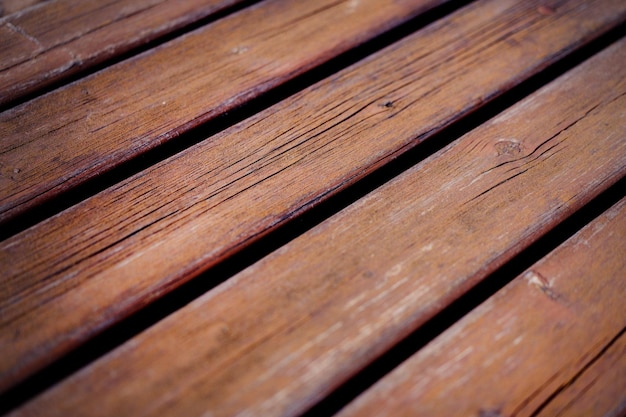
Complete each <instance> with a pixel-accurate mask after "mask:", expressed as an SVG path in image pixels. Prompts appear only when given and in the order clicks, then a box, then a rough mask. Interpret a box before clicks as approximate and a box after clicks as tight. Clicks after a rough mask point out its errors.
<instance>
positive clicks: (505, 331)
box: [339, 108, 626, 417]
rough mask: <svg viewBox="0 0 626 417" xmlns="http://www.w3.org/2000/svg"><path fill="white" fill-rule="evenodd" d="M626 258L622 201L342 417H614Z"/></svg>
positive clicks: (623, 394) (620, 395)
mask: <svg viewBox="0 0 626 417" xmlns="http://www.w3.org/2000/svg"><path fill="white" fill-rule="evenodd" d="M622 112H623V108H622ZM622 114H623V113H622ZM622 134H623V131H622ZM622 140H623V139H622ZM625 253H626V199H625V200H622V201H621V202H620V203H618V204H617V205H615V206H614V207H613V208H611V209H610V210H608V211H607V212H606V213H605V214H603V215H602V216H600V217H599V218H598V219H596V220H595V221H593V222H592V223H591V224H589V225H588V226H587V227H585V228H584V229H583V230H581V231H580V232H579V233H577V234H576V235H575V236H574V237H572V238H571V239H569V240H568V241H567V242H566V243H565V244H563V245H561V246H560V247H559V248H557V249H556V250H555V251H554V252H552V253H551V254H550V255H548V256H547V257H546V258H544V259H542V260H541V261H539V262H538V263H537V264H535V265H534V266H532V267H531V268H530V269H529V270H528V271H526V272H525V273H524V274H522V275H521V276H519V277H518V278H516V279H515V280H514V281H513V282H511V283H510V284H509V285H507V286H506V287H505V288H504V289H503V290H501V291H499V292H498V293H497V294H496V295H494V296H493V297H491V298H490V299H489V300H488V301H486V302H485V303H483V304H482V305H481V306H480V307H478V308H477V309H476V310H474V311H473V312H472V313H470V314H468V315H467V316H466V317H464V318H463V319H462V320H460V321H459V322H457V323H456V324H455V325H453V326H452V327H451V328H450V329H448V330H447V331H446V332H444V333H443V334H442V335H440V336H439V337H438V338H436V339H435V340H434V341H433V342H431V343H430V344H428V345H427V346H426V347H425V348H424V349H422V350H420V351H419V352H417V353H416V354H415V355H413V356H412V357H411V358H410V359H408V360H407V361H405V362H404V363H403V364H402V365H400V366H399V367H398V368H396V369H395V370H394V371H393V372H391V373H390V374H389V375H387V376H386V377H384V378H383V379H381V380H380V381H378V382H377V383H376V384H375V385H374V386H373V387H372V388H370V389H369V390H368V391H366V392H365V393H364V394H363V395H362V396H360V397H359V398H357V399H356V400H355V401H354V402H353V403H351V404H350V405H348V407H346V409H344V410H343V412H341V413H340V414H339V415H340V416H344V417H347V416H375V415H379V416H409V415H430V416H450V415H466V416H519V417H522V416H535V415H537V412H538V411H543V412H542V413H541V414H540V415H545V416H561V415H563V414H561V413H565V415H585V416H591V415H595V416H600V415H604V416H609V415H615V416H616V415H618V414H619V409H620V408H622V411H623V407H624V405H625V404H626V384H625V382H626V378H625V376H626V355H625V354H626V350H625V348H626V337H624V335H623V330H624V329H625V328H626V311H625V310H624V299H625V298H626V281H625V280H624V277H626V256H624V254H625ZM620 334H621V336H619V335H620ZM616 336H618V338H617V340H614V339H615V338H616ZM587 367H590V369H585V368H587ZM611 368H612V369H611ZM581 373H582V374H581ZM613 376H614V377H615V379H613ZM620 382H621V384H620ZM569 384H572V385H569ZM568 385H569V386H568ZM563 389H564V391H561V390H563ZM589 389H591V391H588V390H589ZM581 394H582V395H581ZM553 395H554V396H555V397H554V398H551V397H552V396H553ZM596 395H597V396H596ZM450 398H453V399H454V400H453V401H449V400H448V401H446V399H450ZM546 401H548V404H547V407H545V408H542V404H544V403H545V402H546ZM583 405H585V406H586V409H585V408H582V406H583Z"/></svg>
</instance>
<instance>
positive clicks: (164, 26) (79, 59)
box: [0, 0, 241, 105]
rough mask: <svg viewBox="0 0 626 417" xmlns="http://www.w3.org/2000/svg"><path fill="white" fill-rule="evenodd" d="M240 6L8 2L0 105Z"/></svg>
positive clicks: (1, 39) (225, 2)
mask: <svg viewBox="0 0 626 417" xmlns="http://www.w3.org/2000/svg"><path fill="white" fill-rule="evenodd" d="M239 2H241V0H182V1H175V2H172V1H165V0H140V1H138V0H107V1H103V0H80V1H77V0H49V1H45V2H44V1H36V0H32V1H29V0H18V1H10V0H9V1H6V0H5V1H4V2H2V3H0V7H2V6H4V9H5V10H4V12H5V14H7V15H8V14H10V13H14V14H12V15H9V16H7V17H5V18H4V19H2V20H0V28H1V29H0V45H4V47H3V48H2V54H1V55H0V105H5V104H7V103H8V102H10V101H12V100H16V99H19V98H21V97H23V96H24V95H26V94H29V93H33V92H35V91H37V90H38V89H40V88H42V87H46V86H48V85H50V84H52V83H54V82H58V81H60V80H63V79H65V78H67V77H69V76H70V75H73V74H76V73H77V72H79V71H81V70H85V69H86V68H89V67H91V66H94V65H96V64H99V63H102V62H104V61H105V60H107V59H110V58H112V57H114V56H116V55H119V54H122V53H124V52H128V51H129V50H131V49H132V48H134V47H137V46H140V45H142V44H145V43H147V42H150V41H152V40H154V39H157V38H158V37H160V36H163V35H165V34H167V33H170V32H172V31H174V30H176V29H180V28H182V27H184V26H185V25H188V24H190V23H193V22H195V21H197V20H200V19H202V18H205V17H207V16H210V15H211V14H213V13H216V12H218V11H221V10H224V9H225V8H227V7H229V6H232V5H234V4H237V3H239ZM34 4H37V6H36V7H29V6H32V5H34ZM18 11H19V13H15V12H18ZM0 15H2V13H0Z"/></svg>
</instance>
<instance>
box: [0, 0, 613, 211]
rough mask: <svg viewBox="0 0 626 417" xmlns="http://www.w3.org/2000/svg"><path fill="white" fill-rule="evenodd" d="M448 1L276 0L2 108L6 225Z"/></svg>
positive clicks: (0, 171) (0, 205)
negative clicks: (44, 202) (29, 211)
mask: <svg viewBox="0 0 626 417" xmlns="http://www.w3.org/2000/svg"><path fill="white" fill-rule="evenodd" d="M94 1H96V0H94ZM443 2H444V0H407V1H401V2H398V1H394V0H360V1H358V2H354V1H338V0H318V1H306V2H305V1H297V2H294V1H291V0H269V1H266V2H262V3H259V4H257V5H255V6H252V7H249V8H246V9H245V10H243V11H242V12H240V13H236V14H234V15H231V16H229V17H227V18H224V19H221V20H219V21H217V22H215V23H214V24H211V25H208V26H206V27H203V28H200V29H198V30H196V31H194V32H191V33H189V34H187V35H185V36H182V37H179V38H177V39H175V40H173V41H171V42H169V43H167V44H164V45H163V46H162V47H158V48H155V49H152V50H150V51H148V52H146V53H144V54H141V55H139V56H137V57H135V58H133V59H130V60H127V61H124V62H121V63H120V64H118V65H114V66H112V67H109V68H107V69H105V70H103V71H102V72H99V73H96V74H94V75H93V76H90V77H87V78H85V79H82V80H80V81H78V82H76V83H73V84H70V85H68V86H66V87H63V88H61V89H59V90H55V91H53V92H51V93H50V94H47V95H44V96H42V97H40V98H38V99H35V100H32V101H29V102H27V103H24V104H23V105H20V106H18V107H15V108H12V109H9V110H7V111H5V112H3V113H0V137H1V138H2V141H1V142H0V190H1V194H0V223H1V222H2V221H6V220H7V219H10V218H11V216H13V215H15V214H17V213H20V212H23V211H24V210H26V209H28V208H30V207H33V206H34V205H36V204H38V203H40V202H42V201H45V200H46V199H48V198H50V197H52V196H55V195H58V194H59V193H61V192H63V191H64V190H67V189H69V188H71V187H73V186H75V185H77V184H80V183H82V182H84V181H85V180H87V179H89V178H92V177H94V176H96V175H98V174H100V173H102V172H103V171H106V170H108V169H110V168H112V167H114V166H116V165H118V164H120V163H121V162H124V161H127V160H129V159H131V158H133V157H135V156H137V155H138V154H140V153H142V152H145V151H146V150H148V149H151V148H154V147H155V146H157V145H159V144H161V143H164V142H166V141H168V140H171V139H173V138H175V137H176V136H177V135H179V134H180V133H182V132H185V131H187V130H188V129H190V128H192V127H194V126H197V125H199V124H201V123H203V122H206V121H208V120H209V119H211V118H214V117H216V116H218V115H220V114H222V113H223V112H225V111H227V110H229V109H232V108H233V107H235V106H237V105H239V104H241V103H243V102H244V101H246V100H248V99H250V98H252V97H255V96H258V95H259V94H261V93H262V92H264V91H267V90H268V89H270V88H271V87H274V86H276V85H279V84H281V83H283V82H284V81H286V80H288V79H290V78H293V77H294V76H296V75H297V74H299V73H302V72H304V71H305V70H307V69H310V68H312V67H313V66H315V65H317V64H320V63H322V62H324V61H326V60H328V59H330V58H332V57H334V56H336V55H338V54H339V53H341V52H344V51H346V50H347V49H349V48H351V47H354V46H356V45H358V44H360V43H362V42H365V41H366V40H368V39H370V38H372V37H373V36H375V35H377V34H380V33H381V32H383V31H384V30H386V29H390V28H391V27H393V26H394V25H397V24H399V23H401V22H403V21H405V20H407V19H409V18H410V17H413V16H415V15H417V14H419V13H420V12H423V11H425V10H427V9H429V8H431V7H433V6H435V5H437V4H440V3H443ZM133 4H134V3H133ZM176 4H177V3H176V2H173V3H172V7H175V5H176ZM137 16H141V15H137ZM618 19H619V18H618ZM122 27H124V28H126V29H129V30H130V28H129V27H128V26H127V24H126V23H124V24H123V26H122ZM328 28H333V30H328ZM5 29H6V28H5ZM53 29H56V30H58V31H59V32H61V34H64V32H63V28H62V27H61V28H53ZM7 30H8V29H7ZM106 33H110V30H107V32H106ZM30 36H35V37H36V36H38V34H37V33H34V32H33V33H32V34H31V35H30ZM85 38H86V36H84V35H83V36H81V40H83V39H85ZM19 40H20V41H23V42H26V41H25V40H24V39H22V38H20V39H19ZM18 48H20V50H22V49H21V48H22V47H21V46H18ZM32 48H35V46H32ZM60 53H63V54H65V55H67V54H66V53H65V52H63V51H61V52H60ZM73 53H76V51H74V52H73ZM63 59H65V57H64V58H63ZM29 62H32V61H29Z"/></svg>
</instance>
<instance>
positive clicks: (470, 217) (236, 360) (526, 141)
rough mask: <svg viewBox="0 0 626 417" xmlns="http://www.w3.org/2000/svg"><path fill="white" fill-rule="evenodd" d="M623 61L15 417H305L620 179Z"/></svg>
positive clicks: (456, 148) (444, 157)
mask: <svg viewBox="0 0 626 417" xmlns="http://www.w3.org/2000/svg"><path fill="white" fill-rule="evenodd" d="M625 59H626V40H624V41H621V42H620V43H619V44H617V45H614V46H613V47H611V48H609V49H608V50H606V51H604V52H602V53H601V54H599V55H598V56H596V57H594V58H593V59H591V60H590V61H588V62H586V63H585V64H583V65H581V66H580V67H578V68H576V69H575V70H573V71H571V72H570V73H568V74H566V75H565V76H563V77H561V78H559V79H558V80H557V81H555V82H554V83H551V84H550V85H548V86H546V87H544V88H543V89H541V90H540V91H539V92H537V93H536V94H533V95H532V96H530V97H529V98H528V99H526V100H524V101H522V102H520V103H518V104H517V105H515V106H514V107H513V108H511V109H510V110H508V111H506V112H504V113H503V114H501V115H500V116H498V117H496V118H494V119H492V120H491V121H489V122H487V123H486V124H484V125H482V126H481V127H480V128H478V129H476V130H474V131H472V132H470V133H469V134H467V135H465V136H464V137H462V138H461V139H459V140H458V141H456V142H455V143H453V144H451V145H449V146H447V147H446V148H444V149H443V150H441V151H440V152H437V153H436V154H434V155H433V156H432V157H430V158H428V159H426V160H425V161H423V162H422V163H419V164H418V165H416V166H415V167H414V168H412V169H410V170H409V171H407V172H405V173H404V174H402V175H400V176H399V177H397V178H396V179H395V180H393V181H391V182H389V183H387V184H386V185H384V186H383V187H381V188H380V189H378V190H377V191H375V192H373V193H371V194H370V195H368V196H367V197H365V198H363V199H361V200H359V201H358V202H356V203H355V204H353V205H352V206H350V207H348V208H347V209H345V210H344V211H342V212H340V213H338V214H337V215H335V216H333V217H332V218H330V219H328V220H327V221H325V222H323V223H322V224H320V225H319V226H317V227H315V228H314V229H312V230H311V231H309V232H307V233H305V234H304V235H302V236H300V237H299V238H297V239H295V240H294V241H292V242H291V243H289V244H288V245H286V246H285V247H283V248H281V249H280V250H278V251H276V252H275V253H273V254H272V255H270V256H268V257H266V258H264V259H263V260H261V261H260V262H258V263H256V264H255V265H253V266H251V267H249V268H247V269H246V270H244V271H242V272H241V273H239V274H237V275H236V276H235V277H233V278H232V279H230V280H229V281H227V282H225V283H224V284H222V285H220V286H218V287H216V289H215V290H213V291H210V292H209V293H207V294H205V295H203V296H202V297H200V298H198V299H197V300H195V301H194V302H192V303H190V304H189V305H187V306H186V307H184V308H182V309H180V310H178V311H177V312H176V313H174V314H172V315H170V316H169V317H168V318H166V319H164V320H163V321H161V322H159V323H158V324H156V325H155V326H153V327H152V328H150V329H148V330H147V331H145V332H144V333H142V334H140V335H139V336H137V337H135V338H133V339H132V340H130V341H129V342H128V343H126V344H124V345H122V346H121V347H119V348H118V349H116V350H114V351H113V352H111V353H110V354H108V355H106V356H104V357H102V358H101V359H99V360H98V361H96V362H94V363H93V364H92V365H90V366H88V367H86V368H85V369H83V370H82V371H80V372H78V373H77V374H75V375H74V376H72V377H70V378H68V379H67V380H65V381H64V382H62V383H60V384H58V385H56V386H55V387H53V388H52V389H50V390H49V391H48V392H46V393H44V394H42V395H41V396H39V397H38V398H36V399H34V400H33V401H32V402H31V403H29V404H27V405H26V406H25V407H24V408H22V409H20V410H19V411H18V412H17V413H16V415H36V414H37V413H38V412H41V411H43V410H45V411H46V412H47V413H50V415H55V414H57V415H66V414H67V413H68V412H70V411H71V412H74V413H78V414H81V415H83V414H84V415H139V414H141V415H154V414H158V415H206V414H205V413H211V415H214V416H218V415H235V414H238V413H240V415H294V414H298V413H300V412H302V411H303V410H305V409H306V408H307V407H308V406H310V405H311V404H313V403H314V402H315V401H316V400H319V399H320V398H321V397H323V396H324V395H326V394H328V393H329V391H330V390H332V389H333V388H334V387H336V386H337V385H338V384H340V383H341V382H342V381H344V380H345V379H346V378H348V377H349V376H350V375H352V374H354V373H355V372H356V371H358V370H359V369H360V368H362V367H363V366H365V365H366V364H367V363H369V362H370V361H371V360H373V359H374V358H375V357H377V356H378V355H379V354H381V353H382V352H383V351H385V350H386V349H388V348H389V347H390V346H392V345H393V344H395V343H397V342H398V341H399V340H400V339H401V338H402V337H404V336H406V335H407V334H408V333H409V332H411V331H413V330H415V328H417V327H418V326H419V325H420V324H422V323H424V322H425V321H426V320H428V319H429V318H430V317H432V316H433V315H434V314H435V313H437V312H438V311H440V310H441V309H442V308H443V307H444V306H446V305H447V304H448V303H449V302H451V301H452V300H453V299H455V298H456V297H458V296H459V295H460V294H461V293H463V292H464V291H466V290H467V289H468V288H469V287H471V286H472V285H474V284H475V283H476V282H478V281H479V280H481V279H482V278H483V277H485V276H486V275H487V274H488V273H490V272H491V271H493V270H494V269H495V268H497V267H498V266H500V265H501V264H502V263H503V262H505V261H506V260H507V259H510V258H511V257H512V256H513V255H514V254H515V253H517V252H519V251H520V250H521V249H522V248H523V247H525V246H526V245H528V244H529V243H530V242H531V241H533V240H534V239H536V238H537V237H538V236H539V235H541V234H542V233H544V232H545V231H547V230H548V229H550V228H551V227H553V226H554V225H556V224H557V223H558V222H559V221H560V220H562V219H563V218H564V217H566V216H567V215H568V213H571V212H572V211H574V210H576V209H577V208H579V207H580V206H581V205H582V204H584V203H586V202H587V201H589V200H590V199H591V198H592V197H593V196H594V195H597V193H599V192H600V191H602V190H603V189H605V188H606V187H608V186H609V185H610V184H611V183H614V182H615V181H617V179H618V178H620V177H621V176H623V175H624V174H626V141H625V140H624V132H625V127H626V118H625V117H624V116H625V112H626V110H625V109H626V65H624V63H625V62H624V60H625ZM581 86H584V87H581ZM613 254H614V253H613ZM611 259H612V258H611ZM622 261H623V259H622ZM605 290H606V289H605ZM75 292H77V293H79V294H81V295H86V293H85V292H84V291H82V290H80V289H75ZM85 299H88V298H85ZM111 387H115V389H111ZM96 402H97V403H98V404H99V405H100V406H99V407H98V408H97V409H94V407H93V404H94V403H96Z"/></svg>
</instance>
